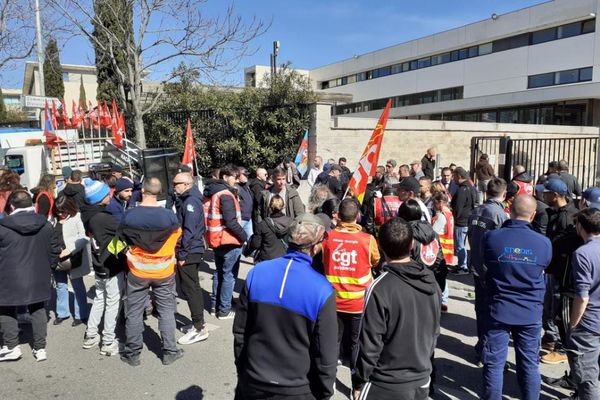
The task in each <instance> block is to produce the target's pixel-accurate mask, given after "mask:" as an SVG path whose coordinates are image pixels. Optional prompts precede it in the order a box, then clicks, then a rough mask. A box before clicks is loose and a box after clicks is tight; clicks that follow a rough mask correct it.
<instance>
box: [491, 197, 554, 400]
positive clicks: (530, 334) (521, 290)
mask: <svg viewBox="0 0 600 400" xmlns="http://www.w3.org/2000/svg"><path fill="white" fill-rule="evenodd" d="M536 208H537V202H536V201H535V199H534V198H533V197H532V196H529V195H520V196H517V197H516V198H515V200H514V201H513V203H512V204H511V207H510V219H509V220H508V221H506V222H504V224H503V225H502V228H500V229H497V230H493V231H489V232H487V233H486V234H485V235H484V237H483V241H482V250H483V259H484V270H485V271H484V273H485V288H486V290H487V292H488V297H487V299H488V303H489V315H488V317H487V326H486V327H485V333H484V339H483V349H482V357H481V359H482V361H483V381H484V384H483V393H482V396H481V397H482V398H484V399H500V398H501V397H502V380H503V373H504V364H505V363H506V356H507V353H508V342H509V340H510V337H511V336H512V339H513V343H514V348H515V353H516V355H517V379H518V382H519V388H520V389H521V398H522V399H526V400H532V399H539V395H540V383H541V379H540V370H539V364H538V359H539V356H538V351H539V347H540V336H541V330H542V309H543V303H544V293H545V290H546V285H545V283H544V269H545V268H546V267H547V266H548V264H550V260H551V259H552V245H551V243H550V240H549V239H548V238H547V237H545V236H543V235H541V234H539V233H537V232H535V231H534V230H533V228H532V226H531V221H533V218H534V217H535V210H536Z"/></svg>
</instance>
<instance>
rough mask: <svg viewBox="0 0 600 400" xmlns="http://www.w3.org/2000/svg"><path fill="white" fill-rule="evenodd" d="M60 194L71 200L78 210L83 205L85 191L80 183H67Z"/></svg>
mask: <svg viewBox="0 0 600 400" xmlns="http://www.w3.org/2000/svg"><path fill="white" fill-rule="evenodd" d="M61 193H62V194H64V195H65V196H67V197H70V198H72V199H73V200H74V201H75V204H77V208H79V209H80V210H81V207H82V206H84V205H85V189H84V187H83V185H82V184H81V183H67V185H66V186H65V188H64V189H63V191H62V192H61Z"/></svg>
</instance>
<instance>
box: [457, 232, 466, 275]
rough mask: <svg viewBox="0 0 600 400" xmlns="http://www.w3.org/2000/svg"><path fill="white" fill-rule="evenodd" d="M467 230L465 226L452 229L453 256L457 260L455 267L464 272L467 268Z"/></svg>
mask: <svg viewBox="0 0 600 400" xmlns="http://www.w3.org/2000/svg"><path fill="white" fill-rule="evenodd" d="M467 230H468V227H466V226H462V227H461V226H456V227H454V254H455V255H456V257H457V258H458V262H457V264H456V266H457V267H458V268H459V269H463V270H466V269H468V267H467V247H466V240H467Z"/></svg>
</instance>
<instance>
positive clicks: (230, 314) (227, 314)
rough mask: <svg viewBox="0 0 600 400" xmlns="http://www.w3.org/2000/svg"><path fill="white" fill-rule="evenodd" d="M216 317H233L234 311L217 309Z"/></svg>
mask: <svg viewBox="0 0 600 400" xmlns="http://www.w3.org/2000/svg"><path fill="white" fill-rule="evenodd" d="M217 318H218V319H233V318H235V311H233V310H229V311H219V312H218V313H217Z"/></svg>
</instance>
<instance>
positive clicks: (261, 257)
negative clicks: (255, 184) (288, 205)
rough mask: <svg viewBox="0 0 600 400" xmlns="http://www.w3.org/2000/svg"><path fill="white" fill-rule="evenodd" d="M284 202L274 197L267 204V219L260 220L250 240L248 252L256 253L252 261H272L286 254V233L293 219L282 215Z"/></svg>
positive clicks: (276, 196)
mask: <svg viewBox="0 0 600 400" xmlns="http://www.w3.org/2000/svg"><path fill="white" fill-rule="evenodd" d="M284 209H285V202H284V201H283V198H282V197H281V196H279V195H277V194H276V195H274V196H273V197H272V198H271V201H270V202H269V210H270V213H269V215H270V216H269V217H267V218H265V219H264V220H262V221H261V222H260V223H259V224H258V226H257V227H256V230H255V231H254V234H253V235H252V237H251V238H250V243H249V246H248V250H249V251H256V255H255V256H254V261H255V262H256V263H259V262H261V261H266V260H272V259H274V258H278V257H281V256H283V255H284V254H285V253H286V252H287V233H288V229H289V227H290V225H291V224H292V222H293V219H292V218H290V217H288V216H287V215H285V214H283V210H284Z"/></svg>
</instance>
